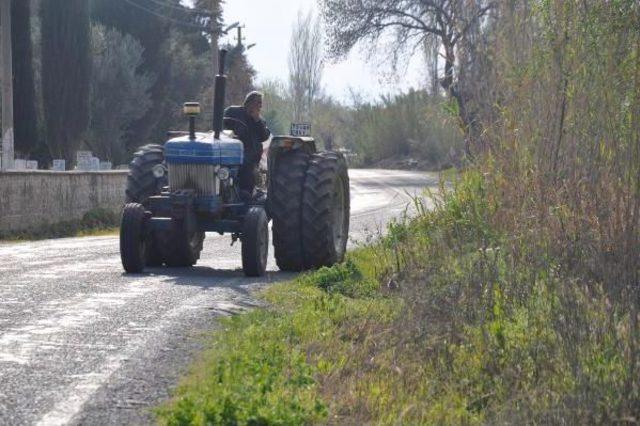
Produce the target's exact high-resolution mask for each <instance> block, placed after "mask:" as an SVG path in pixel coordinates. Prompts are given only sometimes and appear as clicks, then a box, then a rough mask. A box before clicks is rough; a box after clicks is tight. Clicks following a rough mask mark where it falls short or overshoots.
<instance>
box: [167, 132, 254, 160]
mask: <svg viewBox="0 0 640 426" xmlns="http://www.w3.org/2000/svg"><path fill="white" fill-rule="evenodd" d="M164 156H165V159H166V161H167V163H170V164H212V165H218V166H240V165H241V164H242V161H243V157H244V149H243V146H242V142H240V141H239V140H237V139H233V138H230V137H229V136H227V135H226V134H224V133H223V134H221V135H220V139H214V137H213V133H197V134H196V139H189V137H188V136H184V137H179V138H175V139H171V140H170V141H169V142H167V143H166V144H165V146H164Z"/></svg>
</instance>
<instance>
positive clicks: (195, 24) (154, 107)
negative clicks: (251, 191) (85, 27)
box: [92, 0, 211, 151]
mask: <svg viewBox="0 0 640 426" xmlns="http://www.w3.org/2000/svg"><path fill="white" fill-rule="evenodd" d="M135 3H136V4H137V6H136V7H134V6H132V5H131V2H126V1H123V0H117V1H114V0H93V8H92V17H93V19H94V21H95V22H97V23H100V24H103V25H105V26H107V27H109V28H115V29H117V30H118V31H119V32H121V33H123V34H126V35H131V36H132V37H134V38H135V39H137V40H138V41H139V42H140V44H141V45H142V47H143V49H144V50H143V56H142V59H143V63H142V64H141V66H140V69H139V70H138V71H139V72H141V73H143V74H148V75H153V76H154V77H155V80H154V84H153V86H152V88H151V90H150V95H151V108H150V109H149V110H148V111H147V113H146V115H145V116H144V117H142V118H141V119H140V120H137V121H136V122H134V123H133V124H132V125H131V126H130V127H129V129H128V132H127V136H126V137H127V147H128V148H129V150H130V151H133V150H135V148H136V147H138V146H140V145H142V144H144V143H149V142H150V141H156V142H157V141H161V140H163V139H164V138H165V135H166V131H167V130H169V129H170V128H171V127H175V126H176V125H178V124H182V117H180V114H179V111H180V109H181V108H180V106H181V105H182V103H183V102H185V101H192V100H199V97H197V95H200V94H201V93H202V92H204V90H203V87H204V85H205V84H206V83H208V84H211V80H208V81H207V80H205V72H204V69H203V66H204V65H203V64H204V62H205V61H206V60H207V59H208V58H210V57H211V54H210V53H209V52H210V49H209V43H208V41H207V39H206V38H205V34H204V33H203V31H202V30H204V29H205V28H206V25H208V18H207V17H206V16H203V15H201V14H199V13H192V12H190V11H189V9H187V8H186V7H184V6H183V5H182V4H181V3H180V1H179V0H163V1H157V0H136V1H135ZM183 71H186V72H187V73H186V74H181V72H183ZM210 74H211V71H210V68H208V69H206V77H209V76H210ZM178 91H181V92H178ZM181 127H182V126H181Z"/></svg>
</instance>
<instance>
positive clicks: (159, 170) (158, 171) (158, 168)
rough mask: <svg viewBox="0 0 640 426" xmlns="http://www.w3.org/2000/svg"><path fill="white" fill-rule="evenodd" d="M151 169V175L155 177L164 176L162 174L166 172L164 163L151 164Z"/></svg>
mask: <svg viewBox="0 0 640 426" xmlns="http://www.w3.org/2000/svg"><path fill="white" fill-rule="evenodd" d="M152 171H153V176H155V178H156V179H160V178H162V177H164V175H165V174H166V173H167V169H166V167H165V166H164V164H156V165H155V166H153V169H152Z"/></svg>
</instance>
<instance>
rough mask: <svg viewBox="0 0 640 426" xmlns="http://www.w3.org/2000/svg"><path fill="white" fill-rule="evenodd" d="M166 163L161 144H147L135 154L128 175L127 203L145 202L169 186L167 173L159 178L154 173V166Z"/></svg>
mask: <svg viewBox="0 0 640 426" xmlns="http://www.w3.org/2000/svg"><path fill="white" fill-rule="evenodd" d="M163 163H164V147H163V146H161V145H145V146H143V147H141V148H140V149H139V150H138V151H137V152H136V153H135V154H134V155H133V160H132V161H131V164H130V165H129V175H128V176H127V189H126V199H127V203H139V204H145V203H146V202H147V200H148V199H149V197H152V196H154V195H158V194H160V192H161V191H162V188H163V187H165V186H167V185H168V184H169V183H168V178H167V175H166V173H165V175H164V176H163V177H162V178H160V179H158V178H156V177H155V176H154V175H153V168H154V167H155V166H157V165H158V164H163Z"/></svg>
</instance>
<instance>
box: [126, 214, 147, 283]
mask: <svg viewBox="0 0 640 426" xmlns="http://www.w3.org/2000/svg"><path fill="white" fill-rule="evenodd" d="M145 215H146V212H145V209H144V206H142V205H141V204H138V203H129V204H127V205H125V206H124V210H122V223H121V226H120V258H121V259H122V266H123V267H124V270H125V271H127V272H128V273H130V274H139V273H141V272H142V271H143V270H144V266H145V259H146V239H147V238H146V235H145V220H146V219H145Z"/></svg>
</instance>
